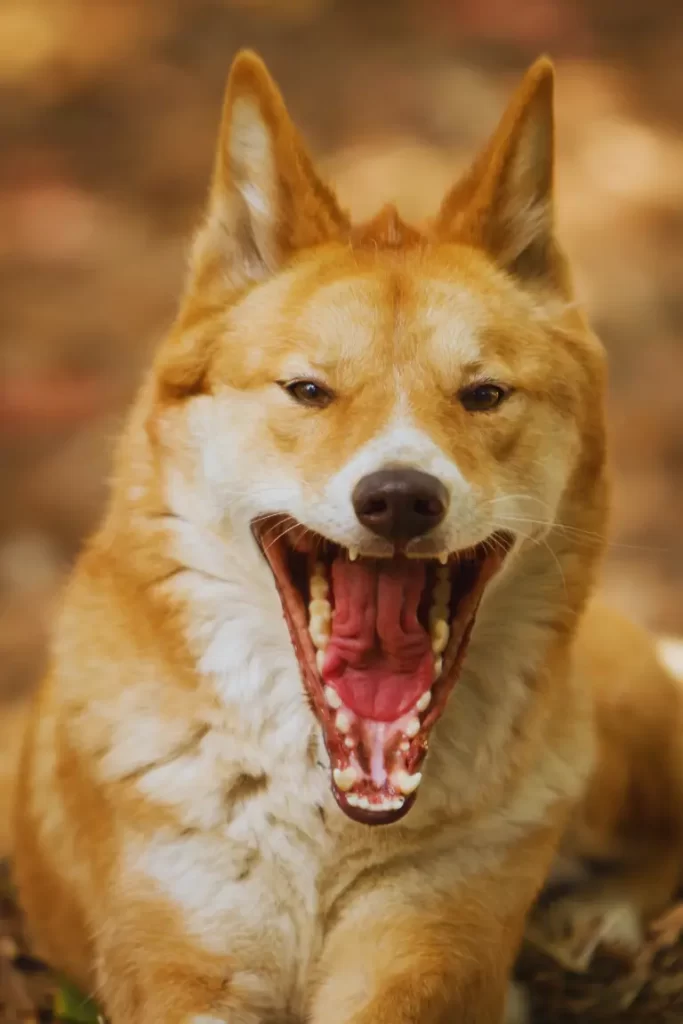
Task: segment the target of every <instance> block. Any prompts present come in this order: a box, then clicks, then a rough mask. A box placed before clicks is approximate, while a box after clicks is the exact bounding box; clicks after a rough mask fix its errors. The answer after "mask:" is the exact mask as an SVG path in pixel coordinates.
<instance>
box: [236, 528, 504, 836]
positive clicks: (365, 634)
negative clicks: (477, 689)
mask: <svg viewBox="0 0 683 1024" xmlns="http://www.w3.org/2000/svg"><path fill="white" fill-rule="evenodd" d="M266 523H267V525H265V524H266ZM252 529H253V532H254V536H255V537H256V539H257V541H258V543H259V545H260V547H261V550H262V551H263V553H264V555H265V556H266V558H267V560H268V562H269V563H270V566H271V569H272V571H273V575H274V578H275V584H276V586H277V589H278V592H279V594H280V599H281V601H282V608H283V612H284V616H285V619H286V621H287V625H288V627H289V631H290V635H291V638H292V643H293V645H294V650H295V652H296V655H297V658H298V661H299V667H300V670H301V675H302V678H303V681H304V685H305V687H306V691H307V694H308V698H309V700H310V703H311V706H312V708H313V711H314V713H315V715H316V717H317V718H318V721H319V722H320V725H321V727H322V730H323V736H324V740H325V746H326V747H327V751H328V754H329V757H330V765H331V785H332V791H333V793H334V796H335V799H336V800H337V803H338V804H339V806H340V808H341V809H342V810H343V811H344V812H345V813H346V814H347V815H348V816H349V817H350V818H353V819H354V820H355V821H360V822H363V823H364V824H377V825H381V824H390V823H392V822H395V821H398V820H399V818H402V817H403V816H404V815H405V814H406V813H407V812H408V810H410V808H411V807H412V805H413V803H414V801H415V798H416V795H417V791H418V788H419V786H420V782H421V781H422V774H421V771H420V769H421V766H422V763H423V761H424V759H425V757H426V755H427V750H428V746H429V737H430V733H431V730H432V729H433V727H434V724H435V723H436V722H437V721H438V719H439V717H440V716H441V714H442V712H443V710H444V708H445V706H446V702H447V700H448V697H449V694H450V692H451V690H452V689H453V687H454V685H455V683H456V682H457V679H458V675H459V671H460V667H461V665H462V662H463V658H464V656H465V653H466V650H467V644H468V640H469V636H470V633H471V631H472V626H473V625H474V620H475V616H476V613H477V608H478V606H479V603H480V601H481V597H482V594H483V593H484V589H485V587H486V585H487V583H488V582H489V580H490V579H491V578H492V576H493V575H494V574H495V573H496V572H497V571H498V570H499V568H500V566H501V565H502V563H503V561H504V559H505V556H506V555H507V553H508V551H509V550H510V547H511V546H512V540H513V539H512V537H510V536H509V535H507V534H500V533H496V534H492V535H491V537H489V538H488V539H487V540H486V541H485V542H484V543H482V544H478V545H477V546H476V547H474V548H471V549H468V550H465V551H459V552H455V553H453V554H451V555H449V556H448V557H447V558H445V557H442V558H441V559H436V558H433V559H430V558H409V557H406V556H405V555H395V556H394V557H392V558H364V557H360V556H359V555H358V553H357V552H356V551H354V550H351V551H349V550H346V549H345V548H342V547H339V546H338V545H337V544H334V543H332V542H331V541H328V540H326V539H325V538H323V537H321V536H319V535H317V534H315V533H312V532H311V531H310V530H308V529H307V528H306V527H304V526H302V525H300V524H298V523H297V522H296V521H294V520H293V519H291V517H289V516H285V515H283V516H279V517H277V518H273V517H272V516H269V517H267V519H264V520H263V521H258V520H257V521H255V522H254V523H253V525H252Z"/></svg>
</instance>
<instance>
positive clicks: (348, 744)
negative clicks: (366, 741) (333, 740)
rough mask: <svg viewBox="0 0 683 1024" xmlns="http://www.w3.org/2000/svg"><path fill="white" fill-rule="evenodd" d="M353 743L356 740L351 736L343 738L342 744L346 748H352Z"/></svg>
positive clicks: (354, 743)
mask: <svg viewBox="0 0 683 1024" xmlns="http://www.w3.org/2000/svg"><path fill="white" fill-rule="evenodd" d="M355 745H356V741H355V740H354V739H352V737H351V736H347V737H346V739H345V740H344V746H345V747H346V748H347V750H353V748H354V747H355Z"/></svg>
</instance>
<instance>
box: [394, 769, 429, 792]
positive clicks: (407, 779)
mask: <svg viewBox="0 0 683 1024" xmlns="http://www.w3.org/2000/svg"><path fill="white" fill-rule="evenodd" d="M395 780H396V785H397V786H398V788H399V789H400V790H401V792H402V793H403V795H404V796H410V794H411V793H414V792H415V790H416V789H417V787H418V786H419V785H420V783H421V782H422V772H415V774H414V775H409V774H408V772H405V771H400V772H396V775H395Z"/></svg>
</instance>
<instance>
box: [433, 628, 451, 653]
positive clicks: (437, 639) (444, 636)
mask: <svg viewBox="0 0 683 1024" xmlns="http://www.w3.org/2000/svg"><path fill="white" fill-rule="evenodd" d="M450 632H451V631H450V628H449V626H448V623H447V622H446V620H445V619H437V621H436V622H434V623H433V624H432V629H431V634H432V651H433V652H434V654H443V652H444V651H445V650H446V646H447V644H448V637H449V636H450Z"/></svg>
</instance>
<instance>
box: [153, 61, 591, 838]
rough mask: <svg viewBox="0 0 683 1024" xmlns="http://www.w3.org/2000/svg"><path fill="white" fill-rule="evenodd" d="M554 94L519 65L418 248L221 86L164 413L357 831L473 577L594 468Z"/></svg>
mask: <svg viewBox="0 0 683 1024" xmlns="http://www.w3.org/2000/svg"><path fill="white" fill-rule="evenodd" d="M550 82H551V76H550V71H549V69H548V67H547V66H546V65H544V64H540V65H537V66H536V68H535V69H534V70H532V72H531V73H530V75H529V76H528V77H527V80H526V81H525V83H524V85H523V87H522V89H521V90H520V94H519V95H518V97H517V99H516V101H515V102H514V103H513V105H512V107H511V108H510V110H509V111H508V114H507V115H506V118H505V119H504V121H503V123H502V125H501V128H500V129H499V132H498V135H497V136H496V137H494V140H493V143H492V144H491V146H490V147H489V151H488V153H487V154H485V155H484V157H482V159H481V160H480V161H479V164H478V165H475V168H474V170H473V172H472V175H471V176H470V177H469V178H468V179H466V181H465V182H463V183H461V184H460V185H459V186H458V187H457V188H456V189H455V190H454V192H453V193H452V194H451V196H449V197H447V199H446V201H445V203H444V205H443V207H442V210H441V213H440V215H439V217H438V219H437V221H436V222H435V224H434V226H433V227H432V228H431V229H430V231H429V233H426V234H424V235H423V234H420V233H419V232H417V231H415V230H414V229H411V228H409V227H407V226H406V225H405V224H403V223H402V222H401V221H400V219H399V217H398V215H397V214H396V213H395V211H393V210H392V209H387V210H385V211H383V213H382V214H380V215H379V217H378V218H377V219H376V220H375V221H374V222H372V223H371V224H369V225H365V226H364V227H362V228H360V229H352V228H351V227H350V226H349V225H348V223H347V222H346V219H345V217H344V215H343V214H342V213H341V212H340V211H339V210H338V208H337V206H336V203H335V201H334V199H333V198H332V196H331V195H330V194H329V193H328V192H327V191H326V190H325V189H324V187H323V186H322V185H320V183H319V182H318V181H317V179H316V178H315V177H314V175H313V172H312V170H311V168H310V164H309V163H308V160H307V157H306V156H305V153H304V152H303V150H302V149H301V148H300V143H299V141H298V139H297V138H296V135H295V134H294V131H293V129H292V128H291V125H290V123H289V121H288V120H287V118H286V114H285V112H284V108H283V107H282V102H281V100H280V98H279V95H278V94H277V92H276V91H275V89H274V86H273V85H272V83H271V82H270V80H269V79H268V78H267V77H266V75H265V71H264V70H263V68H262V66H261V65H260V64H259V63H258V62H257V61H256V60H255V59H254V58H251V57H243V58H241V59H240V60H238V62H237V64H236V67H235V69H234V70H233V76H232V80H231V85H230V88H229V90H228V97H227V100H226V113H225V124H224V129H223V134H222V138H221V144H220V147H219V157H218V162H217V168H216V176H215V182H214V193H213V202H212V207H211V210H210V214H209V219H208V221H207V225H206V227H205V229H204V231H203V232H202V234H200V236H199V240H198V243H197V248H196V251H195V261H194V270H193V278H192V284H191V286H190V289H189V294H188V301H187V303H186V306H185V309H184V312H183V315H182V316H181V318H180V320H179V323H178V327H177V329H176V332H175V335H174V337H173V338H172V339H171V342H170V344H169V345H168V346H167V348H166V349H165V350H163V351H162V353H161V357H160V361H159V365H158V373H157V376H158V380H159V382H160V384H159V393H160V395H161V396H162V398H161V401H163V402H164V409H165V412H164V416H165V418H166V421H167V424H168V423H170V424H171V428H170V429H171V432H173V431H177V438H178V447H179V449H180V448H182V450H183V451H184V452H185V457H187V453H188V452H189V453H190V456H189V457H190V459H191V460H192V459H194V460H195V463H196V466H195V470H196V473H197V474H199V475H201V478H202V481H203V486H204V487H206V488H208V490H209V492H210V494H211V499H212V502H213V504H214V505H215V507H216V508H218V509H219V510H221V513H222V514H224V515H225V517H226V518H229V519H230V520H231V522H232V526H233V530H237V531H239V530H242V531H243V536H244V542H245V543H256V544H257V545H258V546H259V547H260V548H261V550H262V553H263V555H264V556H265V558H266V559H267V560H268V562H269V564H270V566H271V568H272V571H273V582H274V585H275V586H276V587H277V589H278V592H279V594H280V598H281V601H282V608H283V613H284V615H285V618H286V620H287V623H288V626H289V629H290V634H291V637H292V643H293V645H294V649H295V651H296V654H297V657H298V660H299V665H300V669H301V674H302V679H303V683H304V686H305V687H306V690H307V693H308V696H309V698H310V701H311V704H312V707H313V708H314V710H315V713H316V715H317V716H318V719H319V721H320V723H321V726H322V728H323V732H324V736H325V741H326V745H327V748H328V751H329V754H330V758H331V762H332V786H333V790H334V793H335V796H336V798H337V801H338V803H339V805H340V806H341V807H342V809H343V810H344V811H345V812H346V813H347V814H349V815H350V816H351V817H355V818H357V819H359V820H363V821H367V822H373V823H381V822H387V821H393V820H396V819H397V818H398V817H400V816H401V815H402V814H404V813H406V811H407V810H408V809H409V807H410V805H411V803H412V801H413V800H414V798H415V793H416V790H417V788H418V786H419V783H420V779H421V775H420V770H419V769H420V765H421V763H422V760H423V758H424V756H425V754H426V750H427V745H428V739H429V734H430V730H431V728H432V726H433V724H434V723H435V721H436V720H437V719H438V717H439V715H440V714H441V712H442V711H443V708H444V706H445V703H446V701H447V699H448V695H449V692H450V690H451V689H452V687H453V685H454V684H455V682H456V680H457V677H458V671H459V666H460V665H461V663H462V660H463V658H464V656H465V652H466V648H467V641H468V638H469V635H470V632H471V629H472V626H473V623H474V618H475V616H476V612H477V607H478V605H479V602H480V600H481V597H482V595H483V592H484V590H485V588H486V586H487V584H488V582H489V581H490V580H491V579H492V577H493V576H495V574H496V573H497V572H498V571H499V570H500V568H501V566H502V565H503V563H504V562H505V560H506V559H507V558H511V557H514V552H515V550H516V548H517V547H519V545H520V543H523V542H530V543H535V542H538V541H540V540H541V539H542V538H543V536H544V535H545V534H546V533H547V531H548V530H549V529H551V528H552V526H553V524H555V522H556V519H557V516H558V510H559V508H560V506H561V503H562V502H565V505H566V497H567V494H568V492H569V491H571V489H572V487H574V486H575V485H576V477H577V473H578V472H579V470H580V467H581V466H582V465H583V461H585V454H586V452H587V451H590V452H592V458H593V461H594V462H596V460H597V462H596V465H598V466H600V465H601V458H602V421H601V416H600V409H601V401H602V398H601V387H602V372H601V355H600V349H599V346H598V345H597V343H596V342H595V341H594V340H593V339H592V337H591V336H590V335H589V334H588V332H587V331H586V330H585V328H584V325H583V322H582V320H581V319H580V317H579V315H578V314H577V313H576V311H575V310H574V307H573V304H572V302H571V296H570V294H569V286H568V284H567V275H566V270H565V266H564V262H563V259H562V257H561V255H560V253H559V251H558V250H557V248H556V245H555V242H554V238H553V236H552V209H551V206H552V204H551V196H550V191H549V190H550V185H551V179H552V173H551V163H552V120H551V100H550ZM585 497H586V500H590V496H589V495H586V496H585ZM571 526H572V524H563V528H564V527H566V528H571Z"/></svg>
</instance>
